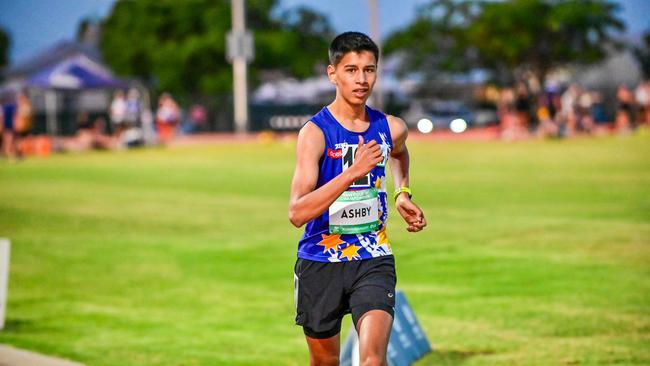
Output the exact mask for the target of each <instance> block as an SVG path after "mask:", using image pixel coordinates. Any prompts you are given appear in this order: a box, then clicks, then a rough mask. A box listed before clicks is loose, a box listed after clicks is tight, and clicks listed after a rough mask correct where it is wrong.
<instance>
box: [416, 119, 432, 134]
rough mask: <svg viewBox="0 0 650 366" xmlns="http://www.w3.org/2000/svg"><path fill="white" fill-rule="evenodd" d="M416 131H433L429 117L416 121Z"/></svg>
mask: <svg viewBox="0 0 650 366" xmlns="http://www.w3.org/2000/svg"><path fill="white" fill-rule="evenodd" d="M418 131H420V132H422V133H429V132H431V131H433V122H431V120H430V119H426V118H422V119H421V120H419V121H418Z"/></svg>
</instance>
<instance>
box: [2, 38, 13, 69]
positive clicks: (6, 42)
mask: <svg viewBox="0 0 650 366" xmlns="http://www.w3.org/2000/svg"><path fill="white" fill-rule="evenodd" d="M10 45H11V38H9V33H7V31H5V30H4V29H2V28H0V68H3V67H5V66H7V65H8V64H9V46H10Z"/></svg>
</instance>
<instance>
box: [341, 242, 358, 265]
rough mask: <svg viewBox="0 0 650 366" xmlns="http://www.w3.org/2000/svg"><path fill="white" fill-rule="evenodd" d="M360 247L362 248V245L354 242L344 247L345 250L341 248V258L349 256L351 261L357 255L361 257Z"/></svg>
mask: <svg viewBox="0 0 650 366" xmlns="http://www.w3.org/2000/svg"><path fill="white" fill-rule="evenodd" d="M359 249H361V247H359V246H356V245H354V244H352V245H350V246H347V247H345V248H343V250H341V257H340V258H341V259H343V258H347V259H348V260H349V261H351V260H353V259H354V258H355V257H361V256H360V255H359Z"/></svg>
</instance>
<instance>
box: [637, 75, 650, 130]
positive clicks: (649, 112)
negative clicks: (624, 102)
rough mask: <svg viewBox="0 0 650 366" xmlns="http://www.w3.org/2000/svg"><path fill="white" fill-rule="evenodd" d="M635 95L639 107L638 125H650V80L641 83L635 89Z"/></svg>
mask: <svg viewBox="0 0 650 366" xmlns="http://www.w3.org/2000/svg"><path fill="white" fill-rule="evenodd" d="M634 97H635V99H636V103H637V105H638V107H639V109H638V112H637V118H636V121H637V125H638V126H642V125H650V81H649V80H647V81H644V82H641V83H639V85H638V86H637V87H636V90H635V91H634Z"/></svg>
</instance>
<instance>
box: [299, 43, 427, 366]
mask: <svg viewBox="0 0 650 366" xmlns="http://www.w3.org/2000/svg"><path fill="white" fill-rule="evenodd" d="M378 54H379V51H378V48H377V45H376V44H375V43H374V42H373V41H372V40H371V39H370V38H369V37H368V36H366V35H365V34H362V33H357V32H346V33H343V34H341V35H339V36H337V37H336V38H335V39H334V41H332V44H331V45H330V48H329V60H330V65H329V66H328V67H327V75H328V77H329V79H330V81H331V82H332V83H333V84H334V85H335V86H336V98H335V100H334V102H332V103H331V104H330V105H328V106H326V107H324V108H323V109H322V110H321V111H320V112H318V114H316V115H314V116H313V117H312V118H311V119H310V120H309V121H308V122H307V123H306V124H305V125H304V126H303V127H302V129H301V130H300V133H299V135H298V146H297V152H296V155H297V161H296V170H295V173H294V176H293V181H292V183H291V197H290V203H289V220H290V221H291V223H292V224H293V225H295V226H296V227H301V226H302V225H304V224H307V226H306V228H305V233H304V235H303V237H302V239H301V240H300V242H299V244H298V260H297V262H296V265H295V269H294V271H295V274H294V277H295V302H296V312H297V314H296V324H298V325H301V326H302V327H303V330H304V333H305V336H306V338H307V345H308V347H309V353H310V356H311V357H310V361H311V365H318V366H322V365H338V364H339V345H340V339H339V333H340V331H341V319H342V318H343V316H344V315H345V314H348V313H351V314H352V320H353V322H354V325H355V327H356V329H357V332H358V334H359V348H360V358H361V363H362V365H364V366H369V365H386V364H387V361H386V350H387V347H388V338H389V335H390V330H391V327H392V322H393V312H394V310H393V309H394V306H395V283H396V281H397V278H396V276H395V261H394V259H393V256H392V251H391V246H390V244H389V242H388V237H387V236H386V220H387V218H388V202H387V200H388V194H387V193H386V173H385V169H386V163H389V164H390V166H391V169H392V173H393V179H394V183H395V187H397V189H396V190H395V193H394V195H391V199H393V198H394V199H395V206H396V207H397V210H398V211H399V213H400V215H402V217H403V218H404V220H405V221H406V224H407V228H406V229H407V230H408V231H411V232H416V231H420V230H422V229H423V228H424V227H425V226H426V220H425V219H424V215H423V213H422V210H421V209H420V208H419V207H418V206H417V205H415V203H413V202H412V201H411V191H410V189H409V188H408V187H409V176H408V171H409V154H408V151H407V149H406V136H407V129H406V124H405V123H404V121H402V120H401V119H399V118H397V117H393V116H388V115H385V114H383V113H381V112H379V111H377V110H374V109H372V108H370V107H368V106H367V105H366V100H368V97H369V96H370V93H371V92H372V88H373V86H374V84H375V80H376V78H377V61H378Z"/></svg>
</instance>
